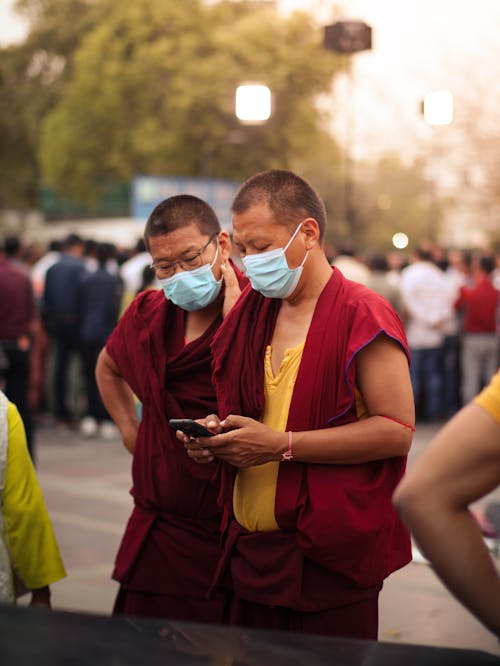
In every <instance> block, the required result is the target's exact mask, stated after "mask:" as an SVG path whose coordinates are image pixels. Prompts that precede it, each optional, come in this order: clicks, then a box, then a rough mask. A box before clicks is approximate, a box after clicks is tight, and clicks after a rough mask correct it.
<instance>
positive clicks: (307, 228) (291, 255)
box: [180, 171, 414, 639]
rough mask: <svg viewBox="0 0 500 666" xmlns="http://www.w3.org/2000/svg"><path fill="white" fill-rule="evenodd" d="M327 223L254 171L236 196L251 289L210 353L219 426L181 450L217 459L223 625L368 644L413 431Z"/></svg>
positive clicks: (398, 352) (280, 175)
mask: <svg viewBox="0 0 500 666" xmlns="http://www.w3.org/2000/svg"><path fill="white" fill-rule="evenodd" d="M325 222H326V215H325V211H324V207H323V205H322V203H321V201H320V199H319V197H318V196H317V194H316V193H315V192H314V190H313V189H312V188H311V186H310V185H309V184H308V183H306V182H305V181H304V180H303V179H301V178H299V177H298V176H296V175H295V174H292V173H290V172H286V171H270V172H263V173H262V174H257V175H256V176H254V177H253V178H251V179H249V180H248V181H247V182H246V183H244V184H243V185H242V187H241V188H240V190H239V192H238V194H237V195H236V198H235V201H234V203H233V232H234V242H235V245H236V247H237V248H238V249H239V250H240V253H241V255H242V258H243V263H244V264H245V269H246V273H247V277H248V278H249V280H250V282H251V285H252V287H253V289H251V288H250V287H247V288H246V289H245V290H244V291H243V293H242V295H241V297H240V299H239V301H238V302H237V304H236V305H235V307H234V308H233V309H232V310H231V312H230V313H229V315H228V316H227V317H226V319H225V320H224V323H223V324H222V326H221V327H220V328H219V330H218V332H217V334H216V336H215V338H214V341H213V343H212V353H213V359H214V383H215V386H216V390H217V398H218V403H219V416H220V418H221V419H222V420H221V421H220V420H219V418H218V417H216V416H215V415H211V416H209V417H207V418H206V419H205V423H206V425H208V426H209V427H210V428H212V429H216V430H217V431H218V432H219V433H221V434H218V435H216V436H215V437H212V438H210V439H207V438H199V439H197V440H196V441H194V442H193V441H191V442H189V441H187V439H185V438H184V442H185V445H186V448H187V449H188V453H189V455H190V457H191V458H192V459H194V460H197V461H198V462H199V463H203V462H205V463H210V462H211V461H213V460H214V459H215V458H218V459H220V460H222V461H224V463H225V464H224V470H223V479H222V483H221V495H220V501H221V504H222V505H223V506H224V509H225V518H224V523H223V528H224V530H225V545H224V551H223V555H222V557H221V561H220V563H219V567H218V571H217V574H216V577H215V581H214V587H213V589H214V590H220V589H221V588H222V589H226V590H230V592H231V602H230V604H229V605H228V613H227V615H226V617H225V619H226V620H227V621H229V622H231V623H234V624H244V625H249V626H254V627H267V628H273V627H274V628H277V629H281V630H292V631H302V632H308V633H322V634H331V635H339V636H348V637H357V638H369V639H376V638H377V628H378V594H379V591H380V589H381V587H382V583H383V580H384V578H385V577H386V576H388V575H389V574H390V573H391V572H392V571H394V570H395V569H397V568H399V567H402V566H404V565H405V564H406V563H407V562H409V561H410V559H411V551H410V540H409V535H408V533H407V532H406V530H405V528H404V527H403V526H402V524H401V522H400V521H399V519H398V516H397V515H396V512H395V510H394V508H393V506H392V504H391V497H392V493H393V490H394V489H395V487H396V485H397V483H398V481H399V479H400V478H401V476H402V474H403V472H404V469H405V463H406V454H407V452H408V449H409V446H410V443H411V439H412V431H413V430H414V426H413V423H414V405H413V396H412V392H411V382H410V376H409V369H408V361H409V354H408V348H407V344H406V339H405V333H404V330H403V327H402V324H401V322H400V320H399V318H398V316H397V315H396V313H395V312H394V310H393V309H392V307H391V306H390V305H389V303H388V302H387V301H386V300H385V299H383V298H382V297H380V296H379V295H377V294H375V293H374V292H372V291H370V290H369V289H367V288H366V287H364V286H362V285H360V284H357V283H354V282H351V281H349V280H346V279H345V278H344V277H343V276H342V274H341V273H340V271H338V269H333V270H332V267H331V266H330V265H329V263H328V261H327V259H326V256H325V254H324V252H323V249H322V238H323V234H324V228H325ZM259 292H260V293H259ZM294 363H295V372H294V366H293V364H294ZM283 372H285V373H288V374H286V375H285V380H286V381H285V383H284V384H283V385H280V377H281V376H282V374H283ZM273 391H280V393H279V398H280V399H279V400H278V401H276V400H274V402H273V397H272V394H273ZM284 403H287V405H289V406H287V408H286V409H285V411H284V414H281V418H282V425H281V427H278V426H276V425H274V427H271V426H270V425H269V424H270V423H273V424H276V423H278V422H279V418H277V417H279V416H280V414H279V412H280V411H282V412H283V409H284V408H283V404H284ZM269 405H273V407H272V408H271V409H270V408H269ZM273 410H274V412H278V414H276V413H273ZM180 439H183V438H182V437H180ZM200 466H202V465H200ZM265 469H268V470H272V469H275V470H277V471H276V480H275V482H273V481H269V478H271V479H272V474H271V475H270V476H268V475H267V474H268V473H267V472H265V471H264V470H265ZM248 471H251V474H248ZM262 475H264V477H262ZM235 477H236V481H235ZM259 477H261V478H264V481H262V480H261V479H259ZM273 483H274V487H272V488H270V485H272V484H273ZM268 491H269V496H270V497H271V498H272V499H273V502H272V506H271V507H270V508H271V513H272V514H273V515H271V516H270V515H269V514H270V512H269V506H267V507H266V503H265V502H262V496H263V495H264V493H267V492H268ZM255 505H258V506H261V507H262V515H259V514H258V512H257V516H255V511H254V507H255ZM246 509H248V511H246ZM237 516H241V517H240V518H239V519H237ZM273 520H274V521H275V525H274V528H273ZM253 522H255V524H256V525H257V528H253V529H252V528H251V525H252V523H253ZM242 523H244V524H242ZM260 524H262V525H263V527H262V528H261V529H259V527H258V526H259V525H260Z"/></svg>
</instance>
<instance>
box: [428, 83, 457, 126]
mask: <svg viewBox="0 0 500 666" xmlns="http://www.w3.org/2000/svg"><path fill="white" fill-rule="evenodd" d="M424 120H425V122H426V123H427V124H428V125H451V123H452V122H453V93H452V92H451V90H434V91H432V92H428V93H427V94H426V95H424Z"/></svg>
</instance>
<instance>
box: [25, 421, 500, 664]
mask: <svg viewBox="0 0 500 666" xmlns="http://www.w3.org/2000/svg"><path fill="white" fill-rule="evenodd" d="M433 432H435V428H433V427H431V426H428V425H422V426H420V427H418V428H417V433H416V437H415V440H414V446H413V449H412V453H411V456H410V462H409V464H410V465H411V463H412V461H413V460H414V459H415V458H416V457H417V456H418V455H419V454H420V453H421V452H422V450H423V449H424V448H425V445H426V443H427V442H428V441H429V439H430V437H431V436H432V434H433ZM37 444H38V448H37V456H38V476H39V479H40V483H41V486H42V489H43V492H44V495H45V499H46V502H47V505H48V508H49V513H50V515H51V518H52V521H53V524H54V528H55V531H56V535H57V538H58V541H59V545H60V548H61V551H62V555H63V559H64V561H65V564H66V568H67V570H68V577H67V579H65V580H63V581H60V582H59V583H56V584H55V585H54V586H53V588H52V592H53V603H54V607H55V608H56V609H67V610H75V611H83V612H92V613H98V614H105V615H107V614H109V613H110V611H111V608H112V604H113V600H114V596H115V594H116V590H117V586H116V584H115V583H114V582H113V581H111V579H110V573H111V569H112V564H113V560H114V556H115V553H116V550H117V547H118V544H119V541H120V538H121V535H122V533H123V529H124V526H125V523H126V520H127V518H128V515H129V513H130V509H131V498H130V495H129V494H128V490H129V487H130V464H131V457H130V455H129V454H128V453H127V452H126V451H125V449H124V448H123V446H122V445H121V442H120V441H119V440H118V439H115V440H112V441H104V440H99V439H93V440H85V439H83V438H82V437H81V436H80V435H79V434H78V433H74V432H69V431H65V432H61V431H59V430H57V429H55V428H54V427H51V426H48V425H45V426H40V428H39V430H38V437H37ZM495 498H496V499H500V489H497V491H496V492H495ZM498 564H499V566H500V561H498ZM379 637H380V639H381V640H385V641H396V642H405V643H414V644H426V645H436V646H449V647H459V648H475V649H482V650H485V651H489V652H494V653H496V654H499V655H500V648H499V644H498V641H496V639H495V638H494V637H493V636H492V635H491V634H490V633H489V632H487V631H486V630H485V629H484V628H483V627H482V626H481V625H480V624H479V623H478V622H477V621H476V620H475V619H474V618H473V617H472V616H471V615H469V613H468V612H466V611H465V610H464V609H463V608H462V607H461V606H460V604H459V603H458V602H456V601H455V600H454V599H453V598H452V597H451V595H450V594H449V593H448V592H447V591H446V589H445V588H444V587H443V586H442V585H441V583H440V582H439V581H438V579H437V578H436V576H435V575H434V573H433V572H432V570H431V568H430V567H429V566H428V565H427V564H425V563H416V562H413V563H411V564H410V565H408V566H407V567H405V568H404V569H402V570H401V571H399V572H397V573H395V574H393V575H392V576H391V577H390V578H389V579H388V581H387V582H386V584H385V586H384V590H383V592H382V595H381V619H380V634H379Z"/></svg>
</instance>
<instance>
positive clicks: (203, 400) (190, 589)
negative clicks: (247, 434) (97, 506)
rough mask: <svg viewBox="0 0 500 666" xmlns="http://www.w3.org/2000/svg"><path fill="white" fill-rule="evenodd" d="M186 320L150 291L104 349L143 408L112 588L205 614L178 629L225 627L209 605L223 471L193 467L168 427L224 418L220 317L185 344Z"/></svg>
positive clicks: (170, 608) (169, 611)
mask: <svg viewBox="0 0 500 666" xmlns="http://www.w3.org/2000/svg"><path fill="white" fill-rule="evenodd" d="M238 277H239V279H240V280H241V279H244V278H242V276H241V274H238ZM186 314H187V313H186V312H185V311H184V310H182V309H181V308H179V307H177V306H175V305H174V304H172V303H170V302H168V301H167V300H166V299H165V296H164V293H163V291H153V290H150V291H145V292H143V293H141V294H139V296H137V298H136V299H135V300H134V301H133V302H132V304H131V305H130V307H129V308H128V309H127V311H126V312H125V313H124V315H123V317H122V318H121V320H120V322H119V324H118V326H117V327H116V329H115V331H114V332H113V334H112V335H111V336H110V338H109V340H108V342H107V344H106V350H107V352H108V353H109V355H110V356H111V357H112V358H113V360H114V361H115V363H116V365H117V366H118V368H119V370H120V374H121V376H122V377H123V378H124V379H125V381H126V382H127V383H128V384H129V386H130V387H131V389H132V390H133V391H134V393H135V394H136V395H137V397H138V398H139V400H140V401H141V403H142V420H141V423H140V426H139V431H138V435H137V442H136V448H135V451H134V457H133V463H132V478H133V488H132V491H131V493H132V495H133V498H134V504H135V507H134V510H133V513H132V515H131V517H130V519H129V522H128V524H127V528H126V531H125V534H124V536H123V539H122V543H121V545H120V549H119V551H118V554H117V557H116V562H115V570H114V572H113V578H115V579H116V580H119V581H120V582H121V584H122V593H121V594H122V597H123V591H124V590H128V591H131V592H133V593H134V594H136V593H144V594H145V597H144V598H145V599H147V598H148V597H149V596H150V595H152V594H155V595H165V598H175V597H178V598H183V599H191V600H199V602H200V608H199V612H195V613H193V614H192V616H191V617H186V615H185V613H182V617H180V619H183V620H186V619H191V620H196V621H211V622H217V621H219V619H220V617H218V616H214V604H213V602H209V603H208V604H207V602H206V594H207V590H208V587H209V584H210V581H211V579H212V576H213V572H214V568H215V566H216V563H217V561H218V558H219V556H220V517H221V509H220V507H219V506H218V504H217V495H218V477H217V466H216V465H214V464H208V465H198V464H196V463H195V462H193V461H192V460H191V459H190V458H189V457H188V456H187V454H186V451H185V449H184V447H183V445H182V444H181V443H180V442H179V441H178V440H177V439H176V437H175V432H174V431H173V430H172V429H171V428H170V427H169V426H168V419H170V418H200V417H201V416H204V415H206V414H208V413H211V412H215V411H217V403H216V398H215V391H214V389H213V386H212V383H211V352H210V343H211V341H212V339H213V336H214V334H215V332H216V330H217V328H218V326H219V325H220V323H221V317H219V318H217V320H215V321H214V322H213V323H212V324H211V325H210V327H209V328H208V329H207V330H206V331H205V333H204V334H203V335H202V336H201V337H200V338H198V339H196V340H194V341H193V342H190V343H188V344H185V343H184V335H185V318H186ZM155 603H156V602H155ZM169 603H170V602H166V605H165V603H164V604H163V606H162V608H164V612H165V614H166V615H168V617H170V618H175V617H176V611H177V609H176V604H175V603H174V604H173V605H171V604H170V605H169ZM160 605H161V604H160ZM194 605H196V604H194ZM146 606H147V601H146V602H145V608H144V614H149V612H148V609H147V608H146ZM192 607H193V604H190V608H192ZM125 608H126V607H125ZM134 608H135V607H134ZM205 608H206V609H207V611H205V610H204V609H205ZM125 612H127V611H126V610H125ZM205 612H208V613H209V616H205V615H204V614H205Z"/></svg>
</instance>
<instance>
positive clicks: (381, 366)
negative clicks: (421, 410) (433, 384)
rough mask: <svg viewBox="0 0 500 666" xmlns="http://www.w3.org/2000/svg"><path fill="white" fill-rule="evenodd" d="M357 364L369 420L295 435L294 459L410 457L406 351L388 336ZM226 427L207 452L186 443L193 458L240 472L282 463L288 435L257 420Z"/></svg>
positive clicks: (231, 421) (342, 461) (232, 419)
mask: <svg viewBox="0 0 500 666" xmlns="http://www.w3.org/2000/svg"><path fill="white" fill-rule="evenodd" d="M356 363H357V383H358V387H359V390H360V392H361V395H362V396H363V399H364V402H365V405H366V408H367V410H368V417H367V418H366V419H363V420H360V421H356V422H355V423H350V424H348V425H343V426H339V427H335V428H324V429H321V430H309V431H305V432H296V433H293V457H294V460H296V461H299V462H311V463H324V464H337V465H348V464H356V463H364V462H370V461H373V460H380V459H383V458H390V457H394V456H402V455H406V453H407V452H408V450H409V448H410V444H411V440H412V430H411V428H410V427H405V426H404V425H402V423H406V424H408V425H410V426H412V425H413V423H414V406H413V394H412V390H411V383H410V376H409V371H408V363H407V360H406V357H405V355H404V352H403V351H402V350H401V348H400V346H399V345H398V344H397V343H395V342H394V341H392V340H390V339H389V338H388V337H386V336H379V337H378V338H377V339H376V340H374V341H373V342H372V343H371V344H370V345H368V347H366V348H365V349H364V350H363V351H362V352H360V354H359V355H358V358H357V361H356ZM386 417H391V418H386ZM391 419H396V420H397V421H399V422H400V423H398V422H395V421H393V420H391ZM207 425H208V426H209V428H211V429H213V428H214V427H217V425H218V422H217V420H213V421H210V419H207ZM222 426H223V429H224V430H227V431H228V432H224V433H223V434H221V435H218V436H216V437H215V438H211V439H210V440H208V441H207V440H204V443H205V445H206V446H207V448H206V449H203V448H200V443H199V442H198V443H196V442H192V441H191V442H189V440H183V441H184V442H185V444H186V448H188V452H189V455H190V456H191V457H192V458H194V459H195V460H198V461H200V462H204V461H207V460H212V459H213V458H212V456H216V457H218V458H221V459H222V460H226V461H227V462H229V463H231V464H232V465H235V466H237V467H250V466H253V465H261V464H263V463H266V462H269V461H271V460H280V459H281V455H282V453H284V452H285V451H286V450H287V448H288V434H287V433H282V432H277V431H275V430H272V429H271V428H268V427H267V426H265V425H263V424H262V423H259V422H258V421H255V420H253V419H249V418H245V417H242V416H228V417H227V418H226V419H225V420H224V422H223V424H222ZM200 441H201V440H200ZM196 446H198V448H195V447H196Z"/></svg>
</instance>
